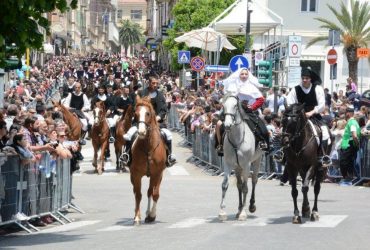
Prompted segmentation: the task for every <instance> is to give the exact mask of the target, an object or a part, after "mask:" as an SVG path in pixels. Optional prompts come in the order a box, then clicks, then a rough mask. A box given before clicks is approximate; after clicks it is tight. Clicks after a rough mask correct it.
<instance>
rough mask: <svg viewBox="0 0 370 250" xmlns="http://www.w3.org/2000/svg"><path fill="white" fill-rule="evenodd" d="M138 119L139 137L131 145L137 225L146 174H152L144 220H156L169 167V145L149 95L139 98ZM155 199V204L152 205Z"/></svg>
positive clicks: (131, 169) (150, 175)
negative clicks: (167, 152)
mask: <svg viewBox="0 0 370 250" xmlns="http://www.w3.org/2000/svg"><path fill="white" fill-rule="evenodd" d="M135 119H136V121H137V122H138V137H137V138H136V140H135V141H134V142H133V145H132V163H131V168H130V178H131V183H132V185H133V188H134V194H135V218H134V223H135V224H136V225H138V224H140V222H141V215H140V202H141V196H142V195H141V179H142V177H143V176H144V175H146V176H147V177H149V178H150V181H149V188H148V192H147V196H148V209H147V211H146V218H145V222H153V221H155V218H156V207H157V201H158V199H159V188H160V185H161V181H162V176H163V170H164V169H165V168H166V165H165V163H166V146H165V143H164V141H163V140H162V138H161V133H160V130H159V125H158V123H157V121H156V114H155V111H154V109H153V107H152V105H151V103H150V99H149V98H143V99H140V98H137V103H136V108H135ZM152 199H153V206H152V207H150V206H151V201H152Z"/></svg>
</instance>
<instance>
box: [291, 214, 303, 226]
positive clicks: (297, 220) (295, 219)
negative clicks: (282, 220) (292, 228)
mask: <svg viewBox="0 0 370 250" xmlns="http://www.w3.org/2000/svg"><path fill="white" fill-rule="evenodd" d="M292 223H293V224H302V219H301V216H299V215H295V216H294V217H293V220H292Z"/></svg>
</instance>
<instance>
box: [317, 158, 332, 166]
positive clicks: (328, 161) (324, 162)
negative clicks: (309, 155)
mask: <svg viewBox="0 0 370 250" xmlns="http://www.w3.org/2000/svg"><path fill="white" fill-rule="evenodd" d="M320 162H321V165H322V167H323V168H327V167H329V166H331V165H332V161H331V158H330V156H329V155H324V156H323V157H321V160H320Z"/></svg>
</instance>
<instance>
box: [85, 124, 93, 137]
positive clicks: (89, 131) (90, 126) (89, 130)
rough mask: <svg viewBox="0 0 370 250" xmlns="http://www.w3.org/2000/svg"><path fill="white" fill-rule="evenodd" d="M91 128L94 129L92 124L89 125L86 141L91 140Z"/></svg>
mask: <svg viewBox="0 0 370 250" xmlns="http://www.w3.org/2000/svg"><path fill="white" fill-rule="evenodd" d="M91 128H92V125H91V124H87V136H86V140H91V135H90V133H91Z"/></svg>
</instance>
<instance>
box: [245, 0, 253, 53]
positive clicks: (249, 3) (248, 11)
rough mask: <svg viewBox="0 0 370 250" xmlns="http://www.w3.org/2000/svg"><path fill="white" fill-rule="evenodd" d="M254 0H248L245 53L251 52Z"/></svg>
mask: <svg viewBox="0 0 370 250" xmlns="http://www.w3.org/2000/svg"><path fill="white" fill-rule="evenodd" d="M252 11H253V10H252V0H248V1H247V20H246V29H245V49H244V51H245V53H250V47H249V44H250V40H251V37H250V36H251V13H252Z"/></svg>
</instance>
